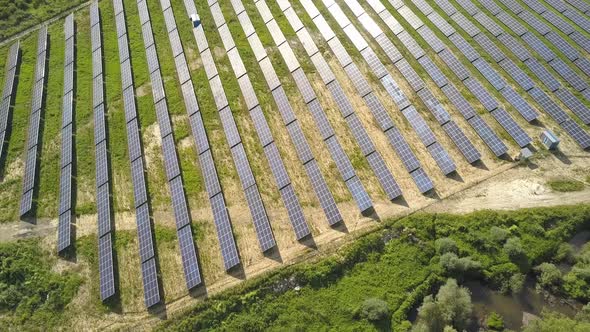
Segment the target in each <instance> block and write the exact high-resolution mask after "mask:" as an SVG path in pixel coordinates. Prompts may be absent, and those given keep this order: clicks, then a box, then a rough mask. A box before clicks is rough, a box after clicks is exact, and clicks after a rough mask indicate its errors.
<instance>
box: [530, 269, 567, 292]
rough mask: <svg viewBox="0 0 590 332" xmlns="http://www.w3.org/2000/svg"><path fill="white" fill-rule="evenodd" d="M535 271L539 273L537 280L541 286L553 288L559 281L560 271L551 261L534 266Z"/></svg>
mask: <svg viewBox="0 0 590 332" xmlns="http://www.w3.org/2000/svg"><path fill="white" fill-rule="evenodd" d="M535 271H536V272H537V273H538V274H539V276H538V277H537V282H538V283H539V285H540V286H541V287H544V288H549V289H554V288H555V287H556V286H558V285H559V284H560V283H561V271H559V269H558V268H557V266H555V265H553V264H551V263H543V264H541V265H539V266H537V267H535Z"/></svg>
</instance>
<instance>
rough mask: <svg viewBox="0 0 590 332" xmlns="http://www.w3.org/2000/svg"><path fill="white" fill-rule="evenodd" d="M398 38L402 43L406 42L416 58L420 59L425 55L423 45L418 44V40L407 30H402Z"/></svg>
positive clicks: (405, 44) (406, 45)
mask: <svg viewBox="0 0 590 332" xmlns="http://www.w3.org/2000/svg"><path fill="white" fill-rule="evenodd" d="M397 38H399V40H400V41H401V42H402V44H404V46H405V47H406V48H407V49H408V51H410V53H411V54H412V56H413V57H414V59H420V58H421V57H422V56H423V55H424V50H423V49H422V47H420V45H418V43H417V42H416V40H414V38H413V37H412V36H410V34H409V33H408V32H407V31H402V33H400V34H399V35H397Z"/></svg>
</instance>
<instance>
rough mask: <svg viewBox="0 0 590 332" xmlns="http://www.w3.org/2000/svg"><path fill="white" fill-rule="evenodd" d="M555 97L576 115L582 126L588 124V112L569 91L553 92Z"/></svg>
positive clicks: (589, 111)
mask: <svg viewBox="0 0 590 332" xmlns="http://www.w3.org/2000/svg"><path fill="white" fill-rule="evenodd" d="M555 95H556V96H557V98H559V100H561V101H562V102H563V103H564V104H565V106H567V108H569V109H570V110H571V111H572V112H573V113H574V114H576V115H577V116H578V117H579V118H580V119H581V120H582V122H584V124H590V110H588V108H587V107H586V106H585V105H584V104H583V103H582V102H581V101H580V100H579V99H578V98H576V97H575V96H574V95H573V94H572V93H571V92H569V90H567V89H559V90H557V91H555Z"/></svg>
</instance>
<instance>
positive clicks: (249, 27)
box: [238, 1, 256, 37]
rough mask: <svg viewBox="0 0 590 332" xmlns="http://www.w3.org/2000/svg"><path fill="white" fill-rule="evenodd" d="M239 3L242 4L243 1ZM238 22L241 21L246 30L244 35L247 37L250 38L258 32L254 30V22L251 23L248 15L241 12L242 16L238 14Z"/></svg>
mask: <svg viewBox="0 0 590 332" xmlns="http://www.w3.org/2000/svg"><path fill="white" fill-rule="evenodd" d="M239 2H240V4H241V3H242V2H241V1H239ZM238 20H239V21H240V25H241V26H242V29H243V30H244V34H245V35H246V37H250V36H251V35H252V34H253V33H255V32H256V31H255V30H254V26H253V25H252V22H251V21H250V18H249V17H248V13H244V12H241V13H240V14H238Z"/></svg>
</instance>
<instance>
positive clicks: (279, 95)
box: [272, 86, 295, 125]
mask: <svg viewBox="0 0 590 332" xmlns="http://www.w3.org/2000/svg"><path fill="white" fill-rule="evenodd" d="M272 96H273V98H274V100H275V102H276V104H277V108H278V109H279V113H281V117H282V118H283V122H284V123H285V124H286V125H288V124H290V123H291V122H293V121H295V114H294V113H293V110H292V109H291V105H290V104H289V100H288V99H287V95H286V94H285V90H283V87H282V86H279V87H277V88H275V89H274V90H273V91H272Z"/></svg>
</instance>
